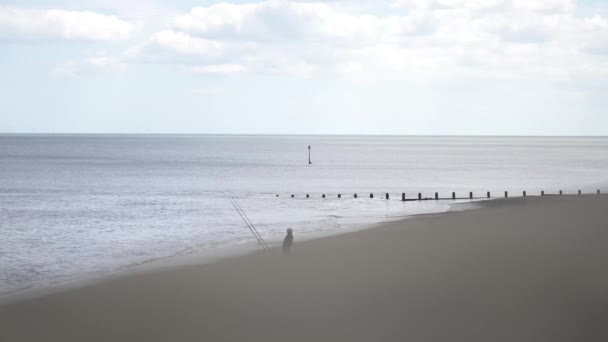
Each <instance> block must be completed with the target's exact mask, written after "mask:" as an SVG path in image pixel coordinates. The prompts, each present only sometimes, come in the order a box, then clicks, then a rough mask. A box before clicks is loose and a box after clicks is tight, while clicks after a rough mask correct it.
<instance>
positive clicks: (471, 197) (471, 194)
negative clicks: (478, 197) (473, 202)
mask: <svg viewBox="0 0 608 342" xmlns="http://www.w3.org/2000/svg"><path fill="white" fill-rule="evenodd" d="M469 199H473V192H472V191H471V192H469Z"/></svg>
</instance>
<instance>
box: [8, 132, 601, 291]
mask: <svg viewBox="0 0 608 342" xmlns="http://www.w3.org/2000/svg"><path fill="white" fill-rule="evenodd" d="M308 145H311V146H312V161H313V164H312V165H308V150H307V146H308ZM606 184H608V138H504V137H501V138H493V137H354V136H341V137H335V136H202V135H201V136H199V135H196V136H170V135H164V136H152V135H149V136H146V135H115V136H114V135H91V136H88V135H74V136H69V135H55V136H53V135H49V136H44V135H4V136H2V135H0V234H1V235H0V236H1V240H0V294H2V293H3V294H7V293H9V292H14V291H16V290H21V289H26V288H32V287H33V288H36V287H44V286H47V285H49V284H56V283H62V282H66V281H71V280H74V279H82V278H86V277H90V276H96V275H99V274H103V273H107V272H111V271H114V270H116V269H119V268H124V267H128V266H130V265H134V264H139V263H143V262H146V261H149V260H154V259H158V258H163V257H169V256H174V255H178V254H187V253H191V252H195V251H200V250H212V249H213V248H218V247H222V246H236V245H243V244H248V243H251V242H252V241H254V240H253V237H252V236H251V234H250V232H249V231H248V230H247V229H246V228H245V227H244V225H243V223H242V221H241V219H240V217H239V216H238V215H237V214H236V212H235V211H234V209H233V208H232V206H231V205H230V202H229V201H228V200H227V199H226V193H231V194H233V195H235V196H236V197H237V198H238V200H239V202H240V204H241V206H242V207H243V209H244V210H245V211H246V212H247V214H248V215H249V217H250V218H251V220H252V221H253V222H254V223H255V224H256V225H257V227H258V229H259V231H260V233H261V234H262V235H263V236H264V237H265V238H266V239H267V240H269V241H280V239H281V238H282V236H283V233H284V230H285V228H287V227H290V226H291V227H294V228H295V231H296V239H298V238H299V237H306V236H311V235H313V234H319V233H337V232H340V231H345V230H348V229H352V227H354V226H355V225H356V224H369V223H375V222H381V221H386V220H393V219H396V218H399V217H403V216H407V215H412V214H416V213H424V212H437V211H443V210H446V209H447V207H448V204H449V202H438V203H436V202H434V201H429V202H401V201H400V200H399V199H400V194H401V192H406V193H407V194H408V196H410V197H414V196H416V194H417V193H418V192H423V193H424V195H425V196H428V197H431V196H433V193H434V192H435V191H438V192H440V194H443V195H444V196H449V195H450V194H451V192H452V191H456V192H457V193H459V194H462V195H465V196H467V195H468V192H469V191H473V192H475V194H476V195H480V196H482V195H485V192H486V191H492V192H493V193H495V194H497V195H498V194H502V193H503V192H504V191H505V190H508V191H510V193H511V194H519V193H521V191H522V190H527V191H528V193H529V194H535V193H538V192H540V190H541V189H542V190H545V191H547V192H557V191H558V190H559V189H563V190H564V191H566V192H571V193H572V192H574V191H576V190H578V189H581V190H583V191H585V192H590V191H593V192H594V191H595V189H596V188H600V187H602V186H604V187H605V185H606ZM606 190H608V189H606ZM386 192H390V193H391V195H392V197H391V200H390V201H386V200H384V199H382V197H383V194H384V193H386ZM323 193H324V194H327V198H326V199H322V198H321V194H323ZM338 193H342V194H344V195H343V198H342V199H338V198H337V194H338ZM354 193H358V194H360V198H358V199H354V198H353V194H354ZM369 193H374V194H376V197H375V198H374V199H369ZM277 194H278V195H279V197H276V195H277ZM291 194H294V195H296V198H294V199H292V198H291V197H290V195H291ZM306 194H310V196H311V198H310V199H306V198H305V195H306Z"/></svg>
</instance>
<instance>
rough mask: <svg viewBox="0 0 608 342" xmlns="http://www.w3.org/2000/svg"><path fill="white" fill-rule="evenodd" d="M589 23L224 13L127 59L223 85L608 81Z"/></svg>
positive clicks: (362, 11) (451, 10) (192, 17)
mask: <svg viewBox="0 0 608 342" xmlns="http://www.w3.org/2000/svg"><path fill="white" fill-rule="evenodd" d="M367 4H368V5H370V3H367ZM370 6H371V5H370ZM378 13H383V14H378ZM580 13H585V12H580ZM580 13H579V12H578V11H577V4H576V2H575V1H574V0H538V1H524V0H398V1H394V2H393V3H392V4H391V5H390V6H389V7H388V8H385V9H384V11H369V7H363V6H361V7H353V6H343V5H341V2H324V3H321V2H301V1H298V2H296V1H287V0H266V1H259V2H250V3H239V4H235V3H220V4H215V5H210V6H199V7H194V8H192V9H191V10H190V11H188V12H187V13H183V14H181V15H176V16H175V17H174V18H173V19H171V20H169V22H170V24H169V27H167V28H165V29H164V30H160V31H158V32H156V33H154V34H152V35H151V36H150V37H149V39H148V41H147V42H145V43H144V44H142V45H140V46H138V47H135V48H133V49H131V51H130V52H129V53H128V54H127V55H129V56H131V57H132V58H133V60H138V59H139V60H146V61H148V62H149V61H157V62H163V63H167V62H168V63H175V64H184V65H186V66H187V68H188V70H191V71H192V72H194V73H199V74H215V75H242V74H253V73H270V74H284V75H290V76H295V77H312V76H314V75H323V74H328V75H329V74H331V75H334V76H335V75H341V76H344V77H348V75H356V77H361V76H362V75H365V74H367V75H371V76H372V77H373V76H374V75H389V76H390V77H394V78H402V79H408V80H421V81H423V82H427V81H433V80H437V79H450V78H452V77H482V78H513V77H521V78H537V77H547V78H548V79H554V80H559V81H563V80H571V79H573V78H576V77H578V76H579V75H581V74H585V75H589V74H590V73H591V74H593V73H596V74H597V77H603V76H608V75H606V68H605V62H602V61H601V60H599V59H598V58H599V57H598V56H603V54H604V52H605V51H606V47H607V45H606V43H605V42H606V41H608V39H607V38H608V24H607V21H606V18H605V17H603V16H601V15H599V14H592V15H590V16H585V15H582V14H580Z"/></svg>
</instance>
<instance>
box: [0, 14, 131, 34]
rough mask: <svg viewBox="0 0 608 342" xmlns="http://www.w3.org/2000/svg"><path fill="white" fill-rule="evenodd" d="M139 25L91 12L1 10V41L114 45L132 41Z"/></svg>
mask: <svg viewBox="0 0 608 342" xmlns="http://www.w3.org/2000/svg"><path fill="white" fill-rule="evenodd" d="M134 31H135V25H134V24H132V23H130V22H127V21H124V20H121V19H118V18H116V17H115V16H109V15H103V14H99V13H95V12H89V11H66V10H59V9H49V10H36V9H21V8H15V7H0V37H3V38H7V39H64V40H94V41H113V40H125V39H129V38H130V37H131V36H132V35H133V33H134Z"/></svg>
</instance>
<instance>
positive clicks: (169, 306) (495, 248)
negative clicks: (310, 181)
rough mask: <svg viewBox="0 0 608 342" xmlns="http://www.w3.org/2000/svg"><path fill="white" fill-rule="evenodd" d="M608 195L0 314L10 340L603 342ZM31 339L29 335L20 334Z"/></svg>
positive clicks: (124, 283)
mask: <svg viewBox="0 0 608 342" xmlns="http://www.w3.org/2000/svg"><path fill="white" fill-rule="evenodd" d="M606 207H608V196H606V195H589V196H547V197H544V198H540V197H529V198H525V199H522V198H512V199H501V200H495V201H486V202H485V203H484V204H482V205H481V208H480V209H477V210H464V211H449V212H445V213H441V214H426V215H425V214H422V215H419V216H417V217H412V218H407V219H405V220H400V221H395V222H391V223H384V224H379V225H376V226H374V228H373V229H364V230H360V231H356V232H350V233H345V234H340V235H335V236H330V237H325V238H319V239H315V240H310V241H301V242H298V241H297V240H296V247H295V249H294V252H293V255H291V256H290V257H282V256H276V257H270V256H268V255H265V254H264V253H261V252H255V253H250V254H247V255H245V256H240V257H235V258H229V259H223V260H220V261H218V262H215V263H212V264H194V265H183V266H175V267H169V268H167V269H164V270H157V271H153V272H145V273H141V274H131V275H128V276H125V277H119V278H112V279H106V280H104V281H102V282H99V283H96V284H92V285H87V286H85V287H82V288H77V289H71V290H68V291H64V292H61V293H54V294H51V295H48V296H44V297H40V298H34V299H28V300H24V301H20V302H14V303H10V304H7V305H3V306H0V331H3V332H4V335H5V336H7V338H9V339H10V340H20V341H33V340H40V339H42V338H43V337H44V338H45V339H46V340H51V341H77V340H83V339H84V340H88V341H104V340H117V339H118V340H120V339H122V340H124V339H141V340H146V341H166V340H171V339H173V340H194V339H198V340H227V341H232V340H243V339H247V340H251V341H279V340H284V339H285V336H290V338H289V340H292V341H310V340H325V341H330V340H331V341H347V340H348V341H370V340H387V341H389V340H390V341H393V340H394V341H397V340H405V339H407V340H415V341H416V340H419V341H429V340H432V341H487V340H494V341H512V340H518V341H552V342H554V341H577V340H586V341H604V340H605V339H606V338H607V337H608V328H604V324H603V323H604V319H603V318H602V317H605V313H606V312H608V304H607V303H608V290H607V289H608V276H607V275H606V273H605V266H606V262H605V260H607V257H608V250H607V249H606V248H605V247H606V244H605V242H606V241H608V230H606V229H605V222H607V221H608V213H607V212H606V210H605V208H606ZM32 326H33V327H36V329H31V328H28V327H32Z"/></svg>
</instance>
